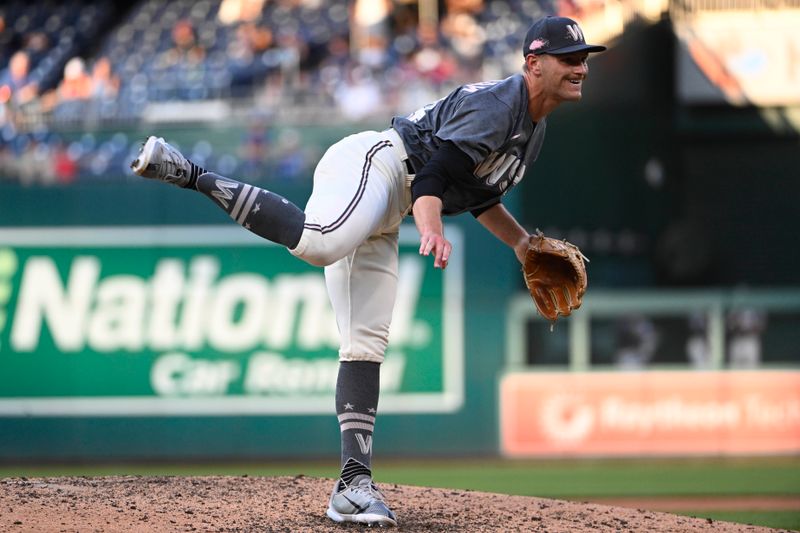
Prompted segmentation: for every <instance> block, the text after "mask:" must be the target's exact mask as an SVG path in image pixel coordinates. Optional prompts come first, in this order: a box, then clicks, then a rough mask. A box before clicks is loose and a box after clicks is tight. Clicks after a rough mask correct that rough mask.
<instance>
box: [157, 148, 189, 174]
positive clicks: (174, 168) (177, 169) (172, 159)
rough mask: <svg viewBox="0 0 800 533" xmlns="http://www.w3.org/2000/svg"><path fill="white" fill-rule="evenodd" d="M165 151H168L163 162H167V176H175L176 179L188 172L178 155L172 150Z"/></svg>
mask: <svg viewBox="0 0 800 533" xmlns="http://www.w3.org/2000/svg"><path fill="white" fill-rule="evenodd" d="M164 152H166V153H165V154H164V156H163V157H162V162H163V163H164V164H165V170H166V171H167V172H166V174H165V177H169V176H174V177H175V179H180V178H182V177H183V176H184V175H185V174H186V171H185V170H184V169H183V166H182V165H181V164H180V160H179V158H178V155H176V154H174V153H173V152H172V151H170V150H164Z"/></svg>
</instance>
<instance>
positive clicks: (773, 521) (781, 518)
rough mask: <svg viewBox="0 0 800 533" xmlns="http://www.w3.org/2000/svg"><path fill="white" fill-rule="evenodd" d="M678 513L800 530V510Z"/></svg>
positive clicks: (678, 512) (680, 512)
mask: <svg viewBox="0 0 800 533" xmlns="http://www.w3.org/2000/svg"><path fill="white" fill-rule="evenodd" d="M677 514H682V515H685V516H694V517H699V518H711V519H712V520H722V521H724V522H736V523H738V524H750V525H753V526H765V527H774V528H781V529H794V530H800V511H677Z"/></svg>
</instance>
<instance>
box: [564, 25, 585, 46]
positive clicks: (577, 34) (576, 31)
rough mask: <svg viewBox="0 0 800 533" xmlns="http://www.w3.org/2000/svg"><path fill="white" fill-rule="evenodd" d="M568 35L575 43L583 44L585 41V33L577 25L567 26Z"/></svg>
mask: <svg viewBox="0 0 800 533" xmlns="http://www.w3.org/2000/svg"><path fill="white" fill-rule="evenodd" d="M567 33H568V34H569V36H570V37H571V38H572V40H573V41H575V42H578V43H582V42H583V41H584V37H583V31H581V28H580V26H578V25H577V24H567Z"/></svg>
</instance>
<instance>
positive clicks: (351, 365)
mask: <svg viewBox="0 0 800 533" xmlns="http://www.w3.org/2000/svg"><path fill="white" fill-rule="evenodd" d="M380 368H381V365H380V363H372V362H369V361H343V362H341V363H339V376H338V379H337V380H336V414H337V415H338V417H339V429H340V431H341V436H342V475H341V478H342V480H343V481H344V482H345V483H347V484H348V485H349V484H350V483H351V482H352V481H353V479H354V478H355V477H356V476H359V475H362V474H366V475H369V476H371V475H372V473H371V471H370V463H371V460H372V433H373V431H374V429H375V416H376V415H377V413H378V411H377V410H378V392H379V388H380Z"/></svg>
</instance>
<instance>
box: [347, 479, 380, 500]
mask: <svg viewBox="0 0 800 533" xmlns="http://www.w3.org/2000/svg"><path fill="white" fill-rule="evenodd" d="M353 490H354V491H358V492H363V493H364V494H367V495H368V496H372V497H373V498H375V499H377V500H380V501H384V496H383V493H382V492H381V491H380V490H379V489H378V487H377V486H376V485H375V483H373V482H372V481H370V480H368V479H365V480H364V481H362V482H361V483H359V484H358V485H356V486H355V487H353Z"/></svg>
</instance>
